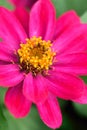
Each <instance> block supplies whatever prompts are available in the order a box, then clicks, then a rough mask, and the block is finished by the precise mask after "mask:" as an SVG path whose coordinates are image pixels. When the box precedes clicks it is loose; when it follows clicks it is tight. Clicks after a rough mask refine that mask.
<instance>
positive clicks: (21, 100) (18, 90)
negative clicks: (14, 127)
mask: <svg viewBox="0 0 87 130" xmlns="http://www.w3.org/2000/svg"><path fill="white" fill-rule="evenodd" d="M5 105H6V106H7V108H8V109H9V111H10V112H11V113H12V114H13V116H14V117H16V118H21V117H24V116H26V115H27V114H28V112H29V111H30V108H31V102H30V101H29V100H27V99H26V98H25V97H24V95H23V94H22V86H20V85H19V86H16V87H12V88H9V89H8V91H7V92H6V96H5Z"/></svg>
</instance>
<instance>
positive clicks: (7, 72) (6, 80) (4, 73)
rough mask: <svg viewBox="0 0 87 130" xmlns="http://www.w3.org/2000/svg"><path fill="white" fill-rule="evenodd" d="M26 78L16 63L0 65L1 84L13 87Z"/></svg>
mask: <svg viewBox="0 0 87 130" xmlns="http://www.w3.org/2000/svg"><path fill="white" fill-rule="evenodd" d="M23 79H24V75H23V73H21V72H20V68H19V67H18V66H17V65H15V64H8V65H0V86H4V87H12V86H15V85H17V84H19V83H20V82H21V81H22V80H23Z"/></svg>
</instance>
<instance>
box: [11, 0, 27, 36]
mask: <svg viewBox="0 0 87 130" xmlns="http://www.w3.org/2000/svg"><path fill="white" fill-rule="evenodd" d="M17 1H18V0H17ZM13 13H14V14H15V15H16V17H17V18H18V20H19V21H20V23H21V25H22V26H23V27H24V30H25V31H26V33H27V35H28V34H29V27H28V26H29V13H28V11H27V10H26V9H25V8H22V7H21V8H16V9H15V10H14V12H13Z"/></svg>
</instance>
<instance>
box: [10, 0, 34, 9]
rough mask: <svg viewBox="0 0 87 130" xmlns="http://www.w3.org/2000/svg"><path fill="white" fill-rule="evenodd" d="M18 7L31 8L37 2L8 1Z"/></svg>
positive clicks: (24, 0)
mask: <svg viewBox="0 0 87 130" xmlns="http://www.w3.org/2000/svg"><path fill="white" fill-rule="evenodd" d="M8 1H9V2H11V3H12V4H14V5H15V6H17V7H24V6H25V7H29V8H31V7H32V6H33V4H34V3H35V2H36V1H37V0H8Z"/></svg>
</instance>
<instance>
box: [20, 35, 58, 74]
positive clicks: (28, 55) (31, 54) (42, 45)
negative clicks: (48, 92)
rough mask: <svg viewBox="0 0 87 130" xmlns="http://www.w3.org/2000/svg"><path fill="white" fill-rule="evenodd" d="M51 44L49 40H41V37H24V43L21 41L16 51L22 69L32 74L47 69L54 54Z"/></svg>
mask: <svg viewBox="0 0 87 130" xmlns="http://www.w3.org/2000/svg"><path fill="white" fill-rule="evenodd" d="M51 46H52V43H51V41H45V40H42V37H38V38H37V37H35V36H34V37H32V38H30V39H26V43H25V44H24V43H21V44H20V49H18V51H17V52H18V56H19V62H20V65H21V67H22V69H23V70H25V71H26V73H29V72H30V71H31V72H32V73H33V74H34V75H36V74H37V73H39V72H43V71H48V70H49V68H50V66H51V65H52V63H53V58H54V56H55V55H56V53H55V52H53V51H52V48H51Z"/></svg>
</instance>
